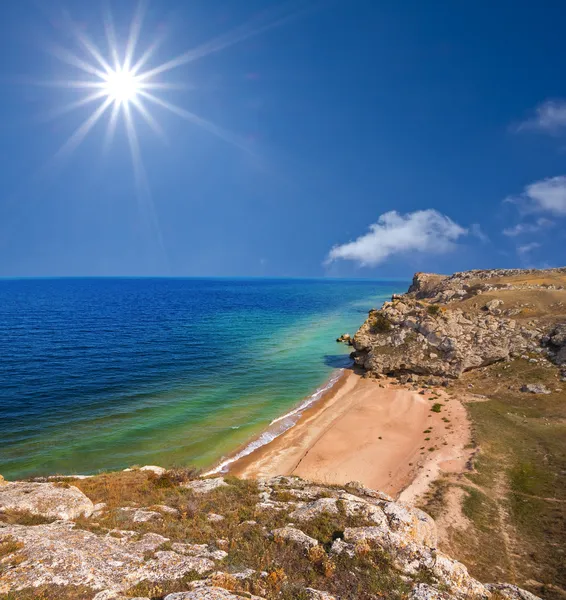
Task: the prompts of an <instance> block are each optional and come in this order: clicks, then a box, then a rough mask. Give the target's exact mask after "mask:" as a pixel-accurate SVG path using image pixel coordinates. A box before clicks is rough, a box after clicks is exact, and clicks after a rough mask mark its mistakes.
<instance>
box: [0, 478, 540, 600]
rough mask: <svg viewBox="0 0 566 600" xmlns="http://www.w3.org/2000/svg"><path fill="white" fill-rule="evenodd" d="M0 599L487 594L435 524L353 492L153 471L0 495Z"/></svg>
mask: <svg viewBox="0 0 566 600" xmlns="http://www.w3.org/2000/svg"><path fill="white" fill-rule="evenodd" d="M0 518H1V521H0V598H2V599H3V600H8V599H10V600H11V599H16V598H17V599H18V600H26V599H31V598H41V599H55V598H57V599H70V598H73V599H76V600H80V599H85V600H86V599H88V600H93V599H94V600H118V599H120V600H122V599H123V600H126V599H127V598H134V597H135V598H137V599H138V600H147V599H148V598H151V599H161V598H165V599H166V600H193V599H209V600H216V599H224V600H238V599H239V598H255V600H261V599H262V598H263V599H266V598H269V599H275V598H282V599H289V600H290V599H299V600H300V599H313V600H332V599H337V598H342V599H347V598H348V599H362V600H363V599H377V598H392V599H410V600H450V599H454V600H456V599H461V600H464V599H480V598H485V599H487V598H493V599H494V600H496V599H507V600H535V599H536V597H535V596H533V595H532V594H529V593H528V592H525V591H524V590H520V589H519V588H516V587H514V586H510V585H502V584H497V585H484V584H482V583H480V582H479V581H477V580H476V579H474V578H473V577H471V576H470V575H469V573H468V571H467V569H466V567H464V566H463V565H462V564H460V563H458V562H456V561H454V560H452V559H451V558H449V557H448V556H446V555H445V554H444V553H442V552H441V551H440V550H438V548H437V533H436V527H435V523H434V521H433V520H432V519H431V518H430V517H429V516H428V515H427V514H426V513H424V512H422V511H421V510H419V509H416V508H411V507H409V506H405V505H403V504H400V503H396V502H394V501H393V500H392V499H391V498H390V497H388V496H387V495H385V494H382V493H380V492H377V491H374V490H370V489H366V488H364V487H363V486H362V485H361V484H358V483H355V482H353V483H351V484H348V485H347V486H343V487H338V486H321V485H315V484H312V483H310V482H308V481H304V480H302V479H299V478H295V477H293V478H288V477H276V478H272V479H267V480H259V481H240V480H237V479H235V478H226V479H224V478H214V479H204V480H203V479H194V475H193V474H192V473H191V472H189V471H185V470H175V471H165V469H160V468H158V467H151V468H145V469H142V470H128V471H127V472H124V473H110V474H105V475H100V476H96V477H90V478H83V479H70V478H67V479H63V478H50V480H49V481H43V482H13V483H7V482H4V483H3V485H1V486H0Z"/></svg>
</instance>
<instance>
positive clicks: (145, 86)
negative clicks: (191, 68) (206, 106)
mask: <svg viewBox="0 0 566 600" xmlns="http://www.w3.org/2000/svg"><path fill="white" fill-rule="evenodd" d="M138 86H139V89H140V90H196V89H197V87H196V86H195V85H190V84H188V83H166V82H161V81H140V82H138Z"/></svg>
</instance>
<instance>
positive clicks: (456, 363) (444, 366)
mask: <svg viewBox="0 0 566 600" xmlns="http://www.w3.org/2000/svg"><path fill="white" fill-rule="evenodd" d="M353 346H354V348H355V352H354V353H353V356H354V359H355V361H356V363H357V364H358V365H360V366H362V367H363V368H364V369H365V370H366V371H367V372H368V374H369V375H372V376H377V377H379V376H382V375H394V376H419V375H425V376H439V377H444V378H458V377H459V376H460V375H461V374H462V373H463V372H465V371H468V370H470V369H474V368H478V367H483V366H486V365H489V364H492V363H494V362H498V361H504V360H507V359H509V358H510V357H511V356H520V355H534V356H535V357H536V356H540V357H545V358H548V359H550V360H552V361H554V362H555V363H556V364H558V365H560V366H564V367H565V371H564V372H563V376H564V377H566V269H564V268H562V269H548V270H518V269H512V270H501V269H500V270H490V271H467V272H463V273H456V274H454V275H452V276H451V277H446V276H442V275H435V274H427V273H417V274H416V275H415V277H414V279H413V283H412V285H411V286H410V288H409V290H408V292H407V294H404V295H401V296H394V297H393V298H392V300H391V302H386V303H385V304H384V305H383V306H382V308H381V309H380V310H373V311H371V312H370V314H369V317H368V319H367V320H366V322H365V323H364V324H363V325H362V327H361V328H360V330H359V331H358V332H357V333H356V335H355V336H354V339H353ZM535 359H536V358H535Z"/></svg>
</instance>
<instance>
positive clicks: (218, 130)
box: [138, 90, 250, 152]
mask: <svg viewBox="0 0 566 600" xmlns="http://www.w3.org/2000/svg"><path fill="white" fill-rule="evenodd" d="M138 93H139V94H140V96H143V97H144V98H147V99H148V100H149V101H150V102H153V103H154V104H157V105H158V106H161V107H162V108H165V109H167V110H169V111H170V112H172V113H173V114H175V115H177V116H179V117H181V118H183V119H185V120H187V121H189V122H191V123H194V124H195V125H198V126H199V127H202V128H203V129H204V130H205V131H208V132H210V133H212V134H214V135H216V136H217V137H219V138H220V139H222V140H224V141H225V142H229V143H230V144H233V145H234V146H237V147H238V148H240V149H242V150H245V151H246V152H250V149H249V148H248V147H247V146H246V145H245V144H244V142H243V141H242V140H240V139H238V137H236V136H235V135H233V134H231V133H229V132H227V131H226V130H224V129H222V127H220V126H218V125H215V124H214V123H212V122H211V121H207V120H206V119H204V118H203V117H199V116H198V115H196V114H195V113H192V112H190V111H188V110H185V109H184V108H181V107H179V106H176V105H175V104H171V102H167V101H166V100H162V99H161V98H158V97H157V96H154V95H153V94H150V93H149V92H146V91H144V90H139V92H138Z"/></svg>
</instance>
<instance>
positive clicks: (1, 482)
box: [0, 475, 8, 485]
mask: <svg viewBox="0 0 566 600" xmlns="http://www.w3.org/2000/svg"><path fill="white" fill-rule="evenodd" d="M7 483H8V482H7V481H6V480H5V479H4V477H2V475H0V485H6V484H7Z"/></svg>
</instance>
